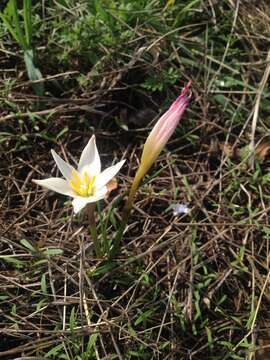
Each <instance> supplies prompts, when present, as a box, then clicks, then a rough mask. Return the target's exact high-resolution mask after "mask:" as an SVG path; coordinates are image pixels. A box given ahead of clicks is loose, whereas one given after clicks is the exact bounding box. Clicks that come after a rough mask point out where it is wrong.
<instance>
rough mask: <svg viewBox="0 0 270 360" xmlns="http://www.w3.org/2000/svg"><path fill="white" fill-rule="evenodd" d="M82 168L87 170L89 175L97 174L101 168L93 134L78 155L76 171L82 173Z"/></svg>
mask: <svg viewBox="0 0 270 360" xmlns="http://www.w3.org/2000/svg"><path fill="white" fill-rule="evenodd" d="M84 170H86V171H87V172H88V174H89V176H93V175H97V174H99V173H100V170H101V164H100V158H99V153H98V149H97V146H96V138H95V136H94V135H93V136H92V137H91V139H90V140H89V141H88V144H87V145H86V147H85V148H84V149H83V152H82V154H81V157H80V162H79V166H78V171H79V172H80V173H82V171H84Z"/></svg>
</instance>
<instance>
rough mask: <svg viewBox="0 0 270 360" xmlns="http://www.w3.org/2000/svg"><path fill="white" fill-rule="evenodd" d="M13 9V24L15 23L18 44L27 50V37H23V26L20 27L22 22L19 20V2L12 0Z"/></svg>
mask: <svg viewBox="0 0 270 360" xmlns="http://www.w3.org/2000/svg"><path fill="white" fill-rule="evenodd" d="M11 4H12V8H13V14H12V15H13V22H14V28H15V31H16V34H17V37H18V42H19V44H20V46H21V47H22V48H23V50H27V44H26V40H25V37H24V35H23V32H22V29H21V26H20V20H19V12H18V7H17V0H12V2H11Z"/></svg>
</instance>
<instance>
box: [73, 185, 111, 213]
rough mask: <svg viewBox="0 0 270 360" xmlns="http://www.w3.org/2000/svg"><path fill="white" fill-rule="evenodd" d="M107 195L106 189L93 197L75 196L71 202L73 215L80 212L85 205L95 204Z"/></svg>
mask: <svg viewBox="0 0 270 360" xmlns="http://www.w3.org/2000/svg"><path fill="white" fill-rule="evenodd" d="M106 193H107V189H106V187H104V188H103V189H101V190H99V191H97V192H96V194H95V196H88V197H83V196H76V197H75V198H74V200H73V201H72V205H73V208H74V212H75V214H77V213H78V212H79V211H81V210H82V209H83V208H84V207H85V206H86V205H87V204H89V203H93V202H97V201H99V200H101V199H103V198H104V197H105V195H106Z"/></svg>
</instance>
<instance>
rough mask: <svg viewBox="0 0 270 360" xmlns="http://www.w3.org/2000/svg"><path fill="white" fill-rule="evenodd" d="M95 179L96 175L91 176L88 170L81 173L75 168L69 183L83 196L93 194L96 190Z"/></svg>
mask: <svg viewBox="0 0 270 360" xmlns="http://www.w3.org/2000/svg"><path fill="white" fill-rule="evenodd" d="M95 180H96V175H93V176H89V175H88V174H87V172H86V171H84V172H83V173H82V174H79V173H78V172H77V171H75V170H73V171H72V178H71V180H70V181H69V184H70V186H71V187H72V189H73V190H74V191H75V193H76V194H78V195H81V196H91V195H93V194H94V192H95V186H94V182H95Z"/></svg>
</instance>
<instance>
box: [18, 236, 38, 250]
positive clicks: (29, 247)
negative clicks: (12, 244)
mask: <svg viewBox="0 0 270 360" xmlns="http://www.w3.org/2000/svg"><path fill="white" fill-rule="evenodd" d="M20 243H21V244H22V245H23V246H24V247H26V248H27V249H28V250H30V252H31V253H35V252H36V249H35V248H34V246H33V245H31V244H30V242H29V241H28V240H26V239H22V240H21V241H20Z"/></svg>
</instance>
